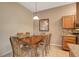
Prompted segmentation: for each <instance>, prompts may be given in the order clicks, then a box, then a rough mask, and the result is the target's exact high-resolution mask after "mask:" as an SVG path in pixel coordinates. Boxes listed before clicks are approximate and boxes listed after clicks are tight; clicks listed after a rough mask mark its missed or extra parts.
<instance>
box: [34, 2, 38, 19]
mask: <svg viewBox="0 0 79 59" xmlns="http://www.w3.org/2000/svg"><path fill="white" fill-rule="evenodd" d="M33 20H39V17H38V16H37V2H35V14H34V15H33Z"/></svg>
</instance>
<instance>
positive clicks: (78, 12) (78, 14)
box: [75, 2, 79, 28]
mask: <svg viewBox="0 0 79 59" xmlns="http://www.w3.org/2000/svg"><path fill="white" fill-rule="evenodd" d="M75 24H76V26H75V28H79V2H77V3H76V21H75Z"/></svg>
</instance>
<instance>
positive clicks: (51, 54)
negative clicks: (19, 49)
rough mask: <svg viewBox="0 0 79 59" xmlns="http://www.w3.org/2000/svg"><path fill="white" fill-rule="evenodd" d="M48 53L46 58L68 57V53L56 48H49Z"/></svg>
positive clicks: (10, 54) (10, 55)
mask: <svg viewBox="0 0 79 59" xmlns="http://www.w3.org/2000/svg"><path fill="white" fill-rule="evenodd" d="M50 47H51V48H50V50H49V53H48V55H47V56H46V57H69V52H67V51H64V50H62V49H61V48H59V47H57V46H50ZM3 57H12V53H9V54H7V55H4V56H3Z"/></svg>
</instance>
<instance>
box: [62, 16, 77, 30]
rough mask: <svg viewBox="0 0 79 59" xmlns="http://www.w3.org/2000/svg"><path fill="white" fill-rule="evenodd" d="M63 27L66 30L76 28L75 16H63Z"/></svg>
mask: <svg viewBox="0 0 79 59" xmlns="http://www.w3.org/2000/svg"><path fill="white" fill-rule="evenodd" d="M62 23H63V24H62V25H63V28H65V29H72V28H74V27H75V16H74V15H70V16H63V17H62Z"/></svg>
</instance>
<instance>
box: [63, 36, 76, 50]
mask: <svg viewBox="0 0 79 59" xmlns="http://www.w3.org/2000/svg"><path fill="white" fill-rule="evenodd" d="M68 43H72V44H76V37H75V36H64V37H63V49H64V50H69V48H68Z"/></svg>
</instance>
